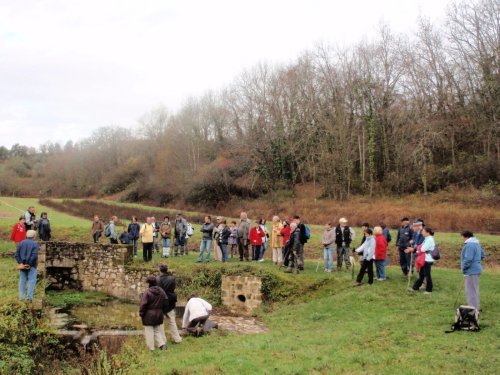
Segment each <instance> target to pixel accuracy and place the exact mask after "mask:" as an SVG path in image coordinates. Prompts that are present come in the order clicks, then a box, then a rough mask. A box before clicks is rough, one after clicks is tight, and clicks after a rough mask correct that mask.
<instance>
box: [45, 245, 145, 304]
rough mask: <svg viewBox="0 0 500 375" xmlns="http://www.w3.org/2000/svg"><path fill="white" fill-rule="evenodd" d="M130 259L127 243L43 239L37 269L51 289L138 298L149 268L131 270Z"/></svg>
mask: <svg viewBox="0 0 500 375" xmlns="http://www.w3.org/2000/svg"><path fill="white" fill-rule="evenodd" d="M132 260H133V255H132V247H131V246H128V245H108V244H90V243H67V242H43V243H41V244H40V256H39V267H38V269H39V273H40V274H41V275H42V276H44V277H46V278H47V280H48V281H49V282H50V286H49V287H50V288H53V289H83V290H96V291H101V292H104V293H107V294H109V295H111V296H114V297H118V298H124V299H128V300H131V301H138V300H139V297H140V294H141V293H142V292H143V291H144V290H145V288H146V285H145V282H144V281H145V278H146V277H147V276H148V275H149V274H151V271H150V270H146V269H139V270H138V269H130V268H129V267H128V266H129V265H130V263H131V262H132Z"/></svg>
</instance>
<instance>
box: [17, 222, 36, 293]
mask: <svg viewBox="0 0 500 375" xmlns="http://www.w3.org/2000/svg"><path fill="white" fill-rule="evenodd" d="M35 236H36V232H35V231H34V230H32V229H30V230H28V232H27V233H26V239H25V240H23V241H21V242H20V243H19V246H18V247H17V249H16V262H17V269H18V270H19V299H20V300H24V299H27V300H28V301H32V300H33V295H34V294H35V286H36V274H37V266H38V250H39V248H38V244H37V243H36V242H35ZM26 282H28V289H27V290H26Z"/></svg>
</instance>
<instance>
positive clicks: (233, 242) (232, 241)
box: [228, 220, 238, 258]
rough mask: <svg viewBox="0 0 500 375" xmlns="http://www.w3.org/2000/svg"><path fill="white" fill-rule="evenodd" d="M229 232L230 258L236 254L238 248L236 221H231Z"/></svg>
mask: <svg viewBox="0 0 500 375" xmlns="http://www.w3.org/2000/svg"><path fill="white" fill-rule="evenodd" d="M229 230H230V231H231V234H230V235H229V243H228V245H229V247H230V251H231V258H232V257H233V256H234V255H236V254H237V249H238V227H237V226H236V221H234V220H233V221H231V227H230V228H229Z"/></svg>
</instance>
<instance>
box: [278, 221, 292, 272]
mask: <svg viewBox="0 0 500 375" xmlns="http://www.w3.org/2000/svg"><path fill="white" fill-rule="evenodd" d="M290 222H291V221H290V220H285V221H284V222H283V229H282V230H281V231H280V234H281V236H282V237H283V251H282V254H283V262H282V264H283V265H284V266H288V257H289V255H290V254H289V251H287V249H288V247H287V243H288V241H289V240H290V234H291V230H290V224H289V223H290ZM280 266H281V265H280Z"/></svg>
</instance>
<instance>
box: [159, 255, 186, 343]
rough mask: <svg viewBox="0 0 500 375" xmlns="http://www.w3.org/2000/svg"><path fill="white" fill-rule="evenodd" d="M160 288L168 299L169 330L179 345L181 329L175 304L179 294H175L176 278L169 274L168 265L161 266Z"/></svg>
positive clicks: (166, 313)
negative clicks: (178, 324) (176, 320)
mask: <svg viewBox="0 0 500 375" xmlns="http://www.w3.org/2000/svg"><path fill="white" fill-rule="evenodd" d="M157 282H158V286H159V287H161V288H162V289H163V291H164V292H165V294H166V295H167V298H168V305H167V309H166V310H165V311H164V312H165V315H166V316H167V319H168V328H169V330H170V334H171V335H172V337H173V339H174V342H175V343H176V344H179V343H180V342H181V341H182V338H181V336H180V335H179V329H178V328H177V323H176V322H175V304H176V302H177V294H176V293H175V277H174V276H172V274H171V273H169V272H168V267H167V265H166V264H161V265H160V276H158V278H157Z"/></svg>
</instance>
